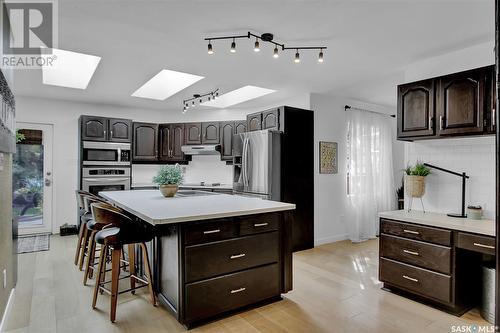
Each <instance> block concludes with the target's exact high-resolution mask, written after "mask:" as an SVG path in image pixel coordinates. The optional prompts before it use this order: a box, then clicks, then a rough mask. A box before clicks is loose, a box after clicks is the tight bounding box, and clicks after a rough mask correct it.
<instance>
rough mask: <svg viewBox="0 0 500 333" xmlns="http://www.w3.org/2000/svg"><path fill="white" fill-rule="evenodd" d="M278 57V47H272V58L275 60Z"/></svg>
mask: <svg viewBox="0 0 500 333" xmlns="http://www.w3.org/2000/svg"><path fill="white" fill-rule="evenodd" d="M279 56H280V55H279V54H278V47H277V46H275V47H274V52H273V58H275V59H277V58H278V57H279Z"/></svg>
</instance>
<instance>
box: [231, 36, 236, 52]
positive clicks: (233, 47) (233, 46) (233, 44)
mask: <svg viewBox="0 0 500 333" xmlns="http://www.w3.org/2000/svg"><path fill="white" fill-rule="evenodd" d="M230 51H231V53H236V42H235V41H234V38H233V42H232V43H231V50H230Z"/></svg>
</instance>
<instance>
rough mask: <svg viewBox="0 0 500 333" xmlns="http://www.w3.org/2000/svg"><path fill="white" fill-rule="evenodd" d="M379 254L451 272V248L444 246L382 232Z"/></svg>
mask: <svg viewBox="0 0 500 333" xmlns="http://www.w3.org/2000/svg"><path fill="white" fill-rule="evenodd" d="M380 256H382V257H385V258H390V259H394V260H398V261H402V262H405V263H407V264H412V265H415V266H419V267H423V268H427V269H431V270H433V271H438V272H441V273H445V274H450V273H451V248H449V247H446V246H441V245H434V244H429V243H424V242H420V241H415V240H411V239H406V238H401V237H396V236H389V235H385V234H382V235H380Z"/></svg>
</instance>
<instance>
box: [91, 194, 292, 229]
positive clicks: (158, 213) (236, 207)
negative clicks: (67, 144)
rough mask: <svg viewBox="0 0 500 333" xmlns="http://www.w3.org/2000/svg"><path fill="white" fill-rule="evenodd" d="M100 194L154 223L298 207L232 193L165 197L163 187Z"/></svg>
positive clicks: (177, 221) (195, 219)
mask: <svg viewBox="0 0 500 333" xmlns="http://www.w3.org/2000/svg"><path fill="white" fill-rule="evenodd" d="M99 195H100V196H102V197H103V198H105V199H107V200H109V201H111V202H113V203H114V204H115V205H116V206H118V207H120V208H122V209H123V210H125V211H127V212H129V213H131V214H133V215H135V216H137V217H139V218H141V219H142V220H144V221H146V222H149V223H151V224H153V225H156V224H169V223H181V222H189V221H198V220H208V219H217V218H223V217H231V216H242V215H251V214H260V213H269V212H279V211H285V210H292V209H295V205H294V204H289V203H283V202H277V201H270V200H263V199H259V198H251V197H243V196H238V195H229V194H210V195H200V196H186V197H174V198H165V197H163V196H162V195H161V193H160V191H159V190H134V191H104V192H99Z"/></svg>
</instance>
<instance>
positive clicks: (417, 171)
mask: <svg viewBox="0 0 500 333" xmlns="http://www.w3.org/2000/svg"><path fill="white" fill-rule="evenodd" d="M405 173H406V175H405V186H404V188H405V190H406V194H408V195H409V196H410V197H412V198H422V196H423V195H424V194H425V177H427V176H428V175H429V174H430V173H431V170H430V169H429V168H428V167H426V166H425V165H424V164H423V163H419V162H417V164H415V166H414V167H411V166H408V167H406V169H405Z"/></svg>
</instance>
